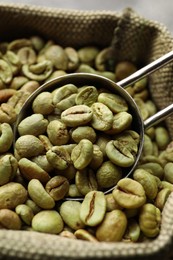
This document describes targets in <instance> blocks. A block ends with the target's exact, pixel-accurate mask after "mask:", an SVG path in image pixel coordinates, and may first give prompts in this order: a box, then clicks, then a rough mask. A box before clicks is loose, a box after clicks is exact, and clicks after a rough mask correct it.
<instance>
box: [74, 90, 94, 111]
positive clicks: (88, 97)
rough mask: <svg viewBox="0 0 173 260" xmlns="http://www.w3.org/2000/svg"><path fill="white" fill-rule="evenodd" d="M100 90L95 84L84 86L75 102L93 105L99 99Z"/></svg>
mask: <svg viewBox="0 0 173 260" xmlns="http://www.w3.org/2000/svg"><path fill="white" fill-rule="evenodd" d="M97 98H98V91H97V89H96V88H95V87H94V86H87V87H84V88H83V89H82V90H81V91H80V92H79V93H78V94H77V96H76V98H75V102H76V104H77V105H87V106H91V105H92V104H94V103H95V102H96V101H97Z"/></svg>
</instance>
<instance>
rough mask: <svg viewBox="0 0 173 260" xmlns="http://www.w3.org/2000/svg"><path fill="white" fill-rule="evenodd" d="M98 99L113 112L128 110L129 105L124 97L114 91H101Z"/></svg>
mask: <svg viewBox="0 0 173 260" xmlns="http://www.w3.org/2000/svg"><path fill="white" fill-rule="evenodd" d="M98 101H99V102H101V103H103V104H105V105H106V106H107V107H108V108H109V109H110V110H111V111H112V112H114V113H119V112H123V111H127V110H128V105H127V103H126V101H125V99H124V98H122V97H121V96H119V95H116V94H112V93H101V94H100V95H99V96H98Z"/></svg>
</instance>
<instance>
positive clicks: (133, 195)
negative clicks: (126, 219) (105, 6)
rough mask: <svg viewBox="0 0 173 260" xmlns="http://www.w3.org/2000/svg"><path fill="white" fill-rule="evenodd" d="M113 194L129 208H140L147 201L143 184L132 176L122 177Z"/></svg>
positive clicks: (123, 205)
mask: <svg viewBox="0 0 173 260" xmlns="http://www.w3.org/2000/svg"><path fill="white" fill-rule="evenodd" d="M113 196H114V199H115V200H116V201H117V203H118V204H119V205H120V206H122V207H124V208H127V209H135V208H139V207H141V206H142V205H143V204H144V203H145V202H146V195H145V191H144V188H143V186H142V185H141V184H140V183H139V182H137V181H135V180H132V179H130V178H124V179H121V180H120V181H119V182H118V183H117V187H116V188H115V189H114V190H113Z"/></svg>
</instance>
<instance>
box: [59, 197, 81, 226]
mask: <svg viewBox="0 0 173 260" xmlns="http://www.w3.org/2000/svg"><path fill="white" fill-rule="evenodd" d="M80 209H81V203H80V202H79V201H65V202H63V203H62V204H61V206H60V215H61V217H62V219H63V221H64V222H65V223H66V225H68V226H69V227H70V228H72V229H73V230H78V229H81V228H84V226H85V225H84V223H83V222H82V221H81V219H80Z"/></svg>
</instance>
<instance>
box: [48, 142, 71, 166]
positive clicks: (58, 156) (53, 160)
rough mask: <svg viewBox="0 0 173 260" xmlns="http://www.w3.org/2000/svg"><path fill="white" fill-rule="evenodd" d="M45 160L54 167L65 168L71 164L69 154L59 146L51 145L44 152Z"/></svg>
mask: <svg viewBox="0 0 173 260" xmlns="http://www.w3.org/2000/svg"><path fill="white" fill-rule="evenodd" d="M46 157H47V160H48V162H49V163H50V164H52V166H53V167H54V168H55V169H58V170H65V169H67V168H68V166H69V165H70V164H71V158H70V154H69V153H68V152H67V151H66V150H65V149H64V148H63V147H61V146H53V147H52V148H51V149H50V150H48V151H47V153H46Z"/></svg>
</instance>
